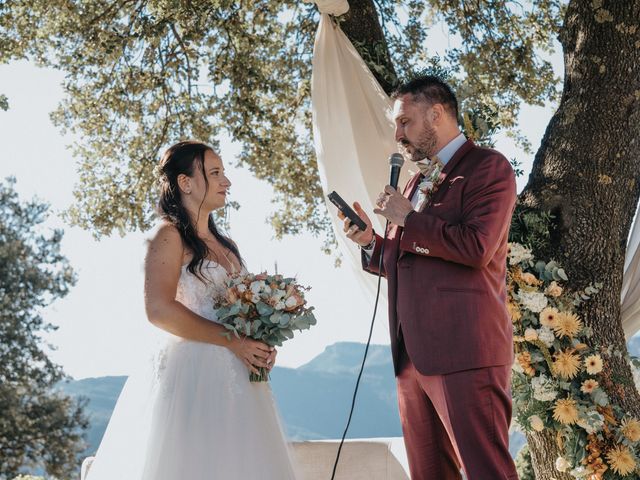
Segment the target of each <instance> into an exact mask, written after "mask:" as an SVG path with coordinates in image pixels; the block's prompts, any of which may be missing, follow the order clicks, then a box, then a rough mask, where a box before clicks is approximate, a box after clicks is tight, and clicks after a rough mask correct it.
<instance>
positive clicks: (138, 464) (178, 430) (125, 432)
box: [86, 141, 295, 480]
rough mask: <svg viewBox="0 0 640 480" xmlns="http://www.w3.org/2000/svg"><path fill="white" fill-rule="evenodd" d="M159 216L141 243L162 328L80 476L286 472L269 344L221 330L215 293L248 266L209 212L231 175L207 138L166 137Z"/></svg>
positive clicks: (290, 474)
mask: <svg viewBox="0 0 640 480" xmlns="http://www.w3.org/2000/svg"><path fill="white" fill-rule="evenodd" d="M159 172H160V181H161V185H162V187H161V194H160V202H159V210H160V215H161V217H162V223H161V225H160V226H159V228H158V230H157V232H156V233H155V235H154V236H153V238H152V239H151V240H150V242H149V244H148V251H147V256H146V260H145V289H144V290H145V306H146V312H147V317H148V318H149V321H150V322H151V323H152V324H153V325H155V326H157V327H159V328H160V329H162V330H164V331H166V332H168V333H169V335H168V340H167V341H166V343H165V344H164V346H163V347H162V349H161V350H160V353H159V354H158V356H157V358H156V361H155V362H153V364H152V365H151V368H149V369H148V371H147V372H146V373H143V374H140V375H138V376H131V377H130V378H129V380H128V381H127V383H126V385H125V387H124V389H123V392H122V394H121V395H120V398H119V399H118V403H117V405H116V407H115V410H114V413H113V415H112V417H111V420H110V422H109V425H108V427H107V430H106V432H105V435H104V437H103V439H102V442H101V444H100V447H99V449H98V451H97V454H96V458H95V460H94V462H93V464H92V465H91V469H90V470H89V473H88V475H87V477H86V478H87V480H115V479H119V480H183V479H184V480H216V479H220V480H236V479H237V480H252V479H264V480H270V479H272V480H286V479H293V478H295V475H294V471H293V467H292V462H291V459H290V456H289V451H288V449H287V444H286V442H285V439H284V435H283V432H282V428H281V425H280V422H279V419H278V415H277V412H276V408H275V404H274V401H273V397H272V393H271V390H270V387H269V384H268V383H267V382H261V383H250V382H249V375H248V370H253V371H256V368H257V367H266V368H272V367H273V362H274V360H275V356H276V352H275V350H274V349H272V348H271V347H269V346H268V345H266V344H264V343H262V342H259V341H255V340H251V339H249V338H242V339H237V338H235V337H234V336H231V339H227V337H225V336H223V335H222V333H223V332H225V329H224V328H223V327H222V326H221V325H219V324H218V323H216V311H215V309H214V307H213V303H214V297H215V295H216V293H218V292H219V291H220V290H221V289H223V288H224V280H225V279H226V278H227V276H228V275H229V274H233V273H246V270H245V269H244V265H243V262H242V258H241V256H240V253H239V251H238V248H237V246H236V245H235V244H234V243H233V242H232V241H231V240H229V239H228V238H226V237H225V236H223V235H221V234H220V233H219V232H218V230H217V228H216V225H215V223H214V221H213V218H212V216H211V212H212V211H213V210H216V209H218V208H221V207H223V206H224V205H225V201H226V196H227V193H228V189H229V187H230V186H231V182H230V181H229V180H228V179H227V177H226V176H225V174H224V167H223V165H222V160H221V159H220V157H219V156H218V155H217V154H216V153H215V152H214V151H213V150H212V149H211V147H209V146H208V145H206V144H203V143H200V142H195V141H188V142H181V143H178V144H176V145H174V146H172V147H170V148H169V149H168V150H167V151H166V152H165V154H164V156H163V157H162V160H161V162H160V165H159Z"/></svg>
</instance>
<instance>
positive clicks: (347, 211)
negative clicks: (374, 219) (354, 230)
mask: <svg viewBox="0 0 640 480" xmlns="http://www.w3.org/2000/svg"><path fill="white" fill-rule="evenodd" d="M327 197H328V198H329V200H331V203H333V204H334V205H335V206H336V207H338V210H340V211H341V212H342V213H343V214H344V216H345V217H347V218H348V219H349V220H350V221H351V223H352V224H353V225H355V226H356V227H358V228H359V229H360V230H361V231H363V232H364V231H365V230H366V229H367V224H366V223H364V220H362V219H361V218H360V217H359V216H358V214H357V213H356V212H354V211H353V209H352V208H351V207H350V206H349V205H347V202H345V201H344V200H343V199H342V197H341V196H340V195H338V194H337V193H336V192H335V191H334V192H331V193H330V194H329V195H327Z"/></svg>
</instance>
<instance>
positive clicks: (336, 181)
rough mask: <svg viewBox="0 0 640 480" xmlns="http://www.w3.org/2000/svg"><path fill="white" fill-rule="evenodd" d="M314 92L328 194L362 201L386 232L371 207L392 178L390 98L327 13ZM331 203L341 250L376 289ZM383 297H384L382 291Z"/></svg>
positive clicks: (315, 131)
mask: <svg viewBox="0 0 640 480" xmlns="http://www.w3.org/2000/svg"><path fill="white" fill-rule="evenodd" d="M311 95H312V102H313V135H314V143H315V149H316V155H317V158H318V168H319V171H320V178H321V181H322V188H323V190H324V192H325V194H328V193H330V192H331V191H333V190H335V191H336V192H338V193H339V194H340V195H341V196H342V198H344V200H345V201H346V202H347V203H349V204H351V203H353V202H354V201H358V202H360V204H361V205H362V208H363V209H364V210H365V212H367V213H368V214H369V215H370V217H371V220H372V221H373V224H374V229H375V230H376V231H377V232H379V233H382V232H383V228H384V223H383V220H384V219H381V217H376V216H374V215H373V213H372V212H373V209H374V201H375V199H376V197H377V196H378V194H379V193H380V192H381V191H382V188H383V187H384V185H386V184H387V183H388V182H389V162H388V158H389V155H391V154H392V153H393V152H395V151H396V144H395V140H394V133H393V132H394V125H393V120H392V117H391V101H390V99H389V97H388V96H387V95H386V93H385V92H384V90H382V88H381V87H380V85H378V82H377V81H376V80H375V78H374V76H373V75H372V74H371V72H370V71H369V69H368V68H367V66H366V64H365V63H364V61H363V60H362V59H361V58H360V56H359V55H358V52H357V51H356V50H355V48H354V47H353V45H352V44H351V42H350V41H349V40H348V39H347V37H346V36H345V34H344V33H343V32H342V30H341V29H340V28H339V27H337V26H336V25H335V24H334V23H333V22H332V20H331V18H330V17H329V15H327V14H323V15H322V17H321V19H320V26H319V27H318V32H317V35H316V40H315V47H314V54H313V78H312V86H311ZM404 181H406V178H405V179H404ZM402 182H403V180H402V179H401V183H402ZM327 203H328V208H329V211H330V212H331V214H332V216H333V225H334V228H335V231H336V237H337V239H338V243H339V244H340V250H341V252H342V253H343V255H344V256H345V257H346V259H347V261H348V262H349V263H350V264H351V265H352V267H353V268H354V269H355V270H356V271H357V275H358V276H359V278H361V279H362V282H361V283H362V284H363V285H366V286H367V287H369V290H370V291H371V292H374V291H375V284H376V279H375V277H373V276H371V275H368V274H365V273H364V272H362V270H361V267H360V253H359V251H358V248H357V247H356V246H355V245H354V244H353V243H352V242H351V241H350V240H348V239H346V237H345V236H344V234H343V233H342V225H343V224H342V222H341V221H340V220H339V219H338V217H337V215H336V213H337V210H336V208H335V207H334V206H333V205H332V204H331V203H329V202H328V201H327ZM383 288H384V287H383ZM381 302H382V304H383V305H384V304H385V303H386V294H385V293H384V292H383V293H382V294H381Z"/></svg>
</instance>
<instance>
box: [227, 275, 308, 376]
mask: <svg viewBox="0 0 640 480" xmlns="http://www.w3.org/2000/svg"><path fill="white" fill-rule="evenodd" d="M225 286H226V291H225V292H224V293H223V294H222V295H220V296H219V297H218V298H217V299H216V305H215V306H216V308H217V309H218V312H217V313H218V321H219V322H220V323H221V324H222V325H223V326H224V327H225V328H226V329H227V330H229V331H228V332H226V333H224V334H223V335H226V336H227V337H228V338H231V335H232V334H233V335H235V336H236V337H238V338H240V336H241V335H244V336H247V337H249V338H253V339H255V340H260V341H262V342H264V343H266V344H267V345H270V346H272V347H274V346H282V343H283V342H284V341H285V340H288V339H290V338H293V331H294V330H298V331H302V330H307V329H309V328H310V327H311V325H315V324H316V317H315V316H314V315H313V307H309V306H307V301H306V300H305V298H304V294H305V292H306V291H308V290H309V287H303V286H301V285H298V284H297V283H296V281H295V279H294V278H284V277H283V276H282V275H267V274H266V273H260V274H258V275H254V274H251V273H249V274H246V275H239V276H234V277H230V278H229V279H228V280H227V282H226V285H225ZM259 371H260V373H259V374H257V375H256V374H254V373H251V374H250V375H249V379H250V380H251V381H252V382H263V381H266V380H268V377H269V372H268V370H267V369H266V368H260V369H259Z"/></svg>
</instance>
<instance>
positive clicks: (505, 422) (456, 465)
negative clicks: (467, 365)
mask: <svg viewBox="0 0 640 480" xmlns="http://www.w3.org/2000/svg"><path fill="white" fill-rule="evenodd" d="M403 343H404V342H402V341H401V342H400V345H401V348H400V350H401V352H399V353H400V355H399V356H400V368H399V372H400V373H399V375H398V377H397V382H398V402H399V408H400V420H401V423H402V430H403V434H404V439H405V445H406V449H407V455H408V458H409V469H410V471H411V479H412V480H459V479H461V478H462V476H461V474H460V468H463V469H464V471H465V474H466V477H467V479H468V480H517V479H518V474H517V473H516V469H515V465H514V463H513V460H512V458H511V455H510V454H509V423H510V421H511V394H510V387H509V384H510V378H511V366H509V365H507V366H498V367H486V368H478V369H474V370H465V371H461V372H455V373H450V374H446V375H433V376H426V375H422V374H421V373H419V372H418V371H417V370H416V368H415V367H414V365H413V363H412V362H411V360H410V359H409V357H408V355H407V353H406V350H405V348H404V345H403Z"/></svg>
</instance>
